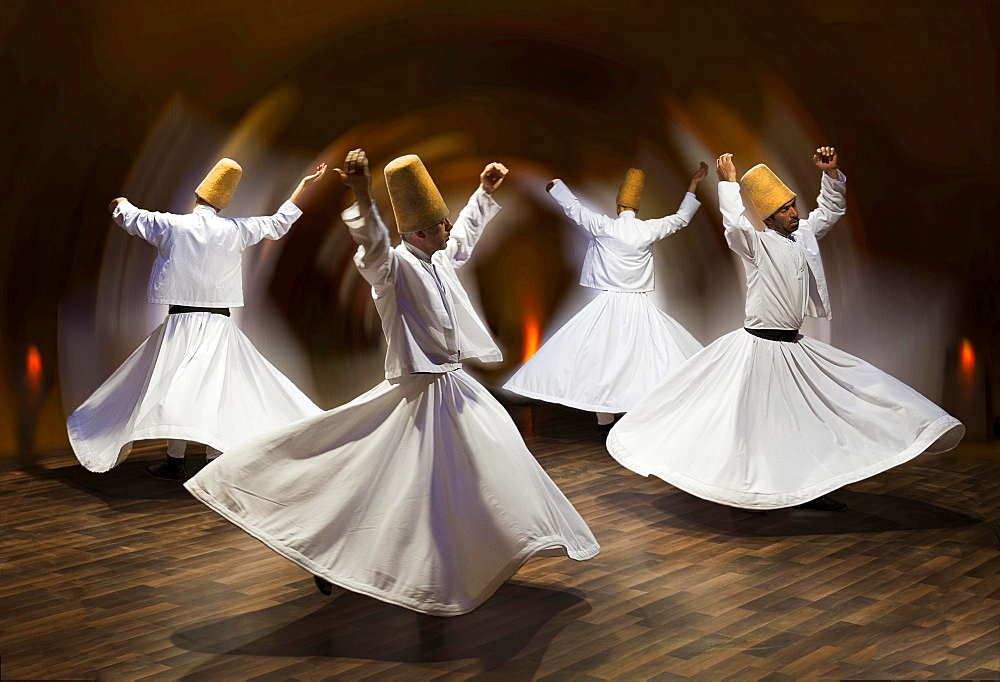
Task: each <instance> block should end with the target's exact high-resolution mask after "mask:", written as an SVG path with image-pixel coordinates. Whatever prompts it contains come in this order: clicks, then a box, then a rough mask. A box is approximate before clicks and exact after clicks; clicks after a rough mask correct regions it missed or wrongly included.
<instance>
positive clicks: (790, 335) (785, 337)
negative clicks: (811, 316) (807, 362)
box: [743, 327, 799, 343]
mask: <svg viewBox="0 0 1000 682" xmlns="http://www.w3.org/2000/svg"><path fill="white" fill-rule="evenodd" d="M743 331H745V332H749V333H750V334H753V335H754V336H757V337H760V338H762V339H767V340H768V341H784V342H786V343H788V342H791V341H794V340H795V339H797V338H799V330H798V329H747V328H746V327H743Z"/></svg>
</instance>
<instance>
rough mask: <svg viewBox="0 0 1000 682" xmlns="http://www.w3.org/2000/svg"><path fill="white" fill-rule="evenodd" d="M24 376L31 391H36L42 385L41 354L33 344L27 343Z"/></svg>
mask: <svg viewBox="0 0 1000 682" xmlns="http://www.w3.org/2000/svg"><path fill="white" fill-rule="evenodd" d="M24 377H25V379H26V380H27V384H28V388H29V389H30V390H31V391H35V392H37V391H38V390H39V389H40V388H41V387H42V354H41V353H39V352H38V349H37V348H36V347H35V345H34V344H29V345H28V355H27V357H26V358H25V360H24Z"/></svg>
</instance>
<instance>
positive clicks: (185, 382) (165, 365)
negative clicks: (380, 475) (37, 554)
mask: <svg viewBox="0 0 1000 682" xmlns="http://www.w3.org/2000/svg"><path fill="white" fill-rule="evenodd" d="M324 171H325V166H320V167H319V168H318V169H317V172H316V173H315V174H313V175H310V176H308V177H307V178H305V179H304V180H303V181H302V183H300V185H299V187H298V188H297V189H296V191H295V192H294V193H293V195H292V198H291V199H289V200H288V201H286V202H285V203H284V204H282V205H281V207H280V208H279V209H278V212H277V213H275V214H274V215H272V216H266V217H256V218H223V217H221V216H219V215H218V209H219V208H220V207H221V208H224V207H225V206H226V205H227V204H228V202H229V197H230V196H231V195H232V192H233V191H234V190H235V188H236V184H237V183H238V182H239V177H240V175H241V174H242V169H240V168H239V166H238V164H236V163H235V162H234V161H231V160H229V159H223V160H222V161H220V162H219V164H217V165H216V167H215V168H214V169H213V170H212V172H211V173H209V175H208V177H206V179H205V180H204V181H203V182H202V183H201V184H200V185H199V187H198V189H197V190H196V196H197V197H198V200H199V203H198V205H197V206H195V209H194V211H193V212H192V213H190V214H187V215H176V214H172V213H158V212H153V211H146V210H143V209H141V208H138V207H136V206H134V205H133V204H132V203H131V202H129V201H128V200H127V199H116V200H115V201H114V202H112V205H111V207H110V208H111V212H112V217H113V218H114V221H115V222H116V223H117V224H118V225H119V226H120V227H121V228H122V229H123V230H125V231H126V232H127V233H128V234H130V235H133V236H138V237H142V238H143V239H145V240H146V241H147V242H149V243H150V244H152V245H153V246H155V247H156V250H157V256H156V261H155V263H154V265H153V271H152V274H151V275H150V278H149V289H148V292H147V300H148V301H149V302H150V303H160V304H169V305H170V306H171V308H170V314H168V315H167V319H166V321H164V322H163V324H161V325H160V326H159V327H157V328H156V329H155V330H153V333H152V334H150V335H149V337H147V338H146V340H145V341H143V343H142V344H141V345H140V346H139V347H138V348H137V349H136V350H135V352H133V353H132V355H130V356H129V357H128V359H127V360H125V362H124V363H122V365H121V366H120V367H119V368H118V369H117V370H116V371H115V372H114V373H113V374H112V375H111V376H110V377H109V378H108V379H107V380H106V381H105V382H104V383H103V384H102V385H101V386H100V387H99V388H98V389H97V390H96V391H94V393H93V394H92V395H91V396H90V397H89V398H87V400H86V401H84V403H83V404H82V405H80V407H78V408H77V409H76V410H75V411H74V412H73V413H72V414H71V415H70V416H69V418H68V419H67V420H66V430H67V432H68V433H69V440H70V444H71V445H72V447H73V452H74V453H75V454H76V456H77V459H79V460H80V463H81V464H83V466H85V467H86V468H87V469H89V470H90V471H95V472H106V471H109V470H110V469H111V468H113V467H115V466H117V465H118V464H119V463H121V462H122V461H123V460H124V459H125V458H126V457H127V456H128V454H129V452H130V450H131V448H132V443H133V442H134V441H139V440H149V439H167V458H166V460H165V461H164V462H161V463H158V464H154V465H151V466H150V467H148V468H147V471H148V472H149V473H150V474H151V475H153V476H155V477H157V478H163V479H167V480H175V481H181V480H184V477H185V472H184V459H183V458H184V452H185V449H186V446H187V442H188V441H193V442H197V443H202V444H204V445H205V446H206V448H207V452H208V457H209V458H210V459H211V458H214V457H216V456H218V454H219V453H220V452H222V451H225V450H228V449H229V448H231V447H232V446H234V445H236V444H237V443H239V442H240V441H242V440H245V439H246V438H249V437H250V436H253V435H256V434H258V433H262V432H264V431H268V430H271V429H274V428H276V427H278V426H283V425H285V424H288V423H290V422H294V421H297V420H299V419H302V418H303V417H308V416H311V415H314V414H317V413H319V412H320V409H319V408H318V407H317V406H316V405H315V404H314V403H313V402H312V401H311V400H310V399H309V398H308V397H307V396H306V395H305V394H304V393H302V391H300V390H299V389H298V388H297V387H296V386H295V385H294V384H293V383H292V382H291V381H289V380H288V378H286V377H285V376H284V375H283V374H282V373H281V372H279V371H278V370H277V369H276V368H275V367H274V366H273V365H271V363H269V362H268V361H267V360H265V359H264V357H263V356H262V355H261V354H260V353H259V352H258V351H257V349H256V348H254V346H253V344H252V343H251V342H250V340H249V339H248V338H247V337H246V336H245V335H244V334H243V333H242V332H241V331H240V330H239V329H238V328H237V327H236V325H235V324H234V323H233V321H232V320H231V319H230V317H229V308H232V307H238V306H242V305H243V275H242V254H243V251H244V250H246V249H247V248H249V247H250V246H253V245H254V244H256V243H258V242H259V241H261V240H262V239H280V238H281V237H282V236H284V235H285V234H286V233H287V232H288V230H289V228H290V227H291V225H292V223H294V222H295V220H296V219H298V217H299V216H300V215H302V211H301V210H300V209H299V208H298V206H296V205H295V203H294V201H293V200H294V199H296V198H297V197H298V195H299V194H300V193H301V192H302V189H303V188H304V186H305V185H306V183H310V182H312V181H314V180H315V179H318V178H319V177H321V176H322V175H323V172H324ZM209 202H211V203H209Z"/></svg>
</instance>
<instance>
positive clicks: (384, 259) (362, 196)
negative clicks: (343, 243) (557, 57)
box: [333, 149, 394, 288]
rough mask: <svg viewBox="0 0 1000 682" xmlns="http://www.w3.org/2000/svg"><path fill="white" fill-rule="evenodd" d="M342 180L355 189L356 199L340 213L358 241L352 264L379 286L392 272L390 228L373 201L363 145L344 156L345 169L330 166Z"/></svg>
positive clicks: (355, 240)
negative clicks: (361, 147) (383, 220)
mask: <svg viewBox="0 0 1000 682" xmlns="http://www.w3.org/2000/svg"><path fill="white" fill-rule="evenodd" d="M333 170H334V172H335V173H337V174H339V175H340V178H341V180H343V181H344V184H345V185H347V186H348V187H350V188H351V189H352V190H354V196H355V197H356V198H357V201H356V202H355V203H354V204H353V205H351V206H349V207H348V208H347V210H346V211H344V212H343V213H342V214H341V218H343V220H344V223H345V224H346V225H347V227H348V230H349V232H350V234H351V239H353V240H354V242H355V243H356V244H357V245H358V252H357V253H356V254H354V265H355V266H357V268H358V271H359V272H360V273H361V276H362V277H364V278H365V281H367V282H368V283H369V284H371V285H372V286H374V287H376V288H378V287H380V286H382V285H384V284H385V283H386V282H388V281H389V280H390V278H391V276H392V268H393V262H394V261H393V258H394V252H393V250H392V242H391V241H390V239H389V228H387V227H386V226H385V223H384V222H382V216H381V215H379V212H378V208H377V207H376V206H375V203H374V202H373V201H372V196H371V187H372V177H371V172H370V171H369V168H368V156H367V154H365V151H364V150H363V149H355V150H352V151H350V152H348V154H347V158H346V159H344V170H341V169H339V168H334V169H333Z"/></svg>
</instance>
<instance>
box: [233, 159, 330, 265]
mask: <svg viewBox="0 0 1000 682" xmlns="http://www.w3.org/2000/svg"><path fill="white" fill-rule="evenodd" d="M324 173H326V164H325V163H321V164H320V165H318V166H316V172H315V173H313V174H312V175H307V176H305V177H304V178H302V180H300V181H299V184H298V187H296V188H295V191H294V192H292V196H291V197H289V198H288V201H286V202H285V203H283V204H282V205H281V206H280V207H279V208H278V211H277V213H275V214H274V215H269V216H257V217H254V218H232V219H231V220H233V222H235V223H236V225H237V226H238V227H239V229H240V234H241V236H242V238H243V248H244V249H245V248H248V247H250V246H253V245H254V244H256V243H257V242H259V241H261V240H262V239H281V238H282V237H284V236H285V235H286V234H288V230H290V229H291V227H292V223H294V222H295V221H296V220H298V219H299V217H301V216H302V209H301V208H299V207H298V205H297V204H296V203H295V202H296V201H297V200H298V199H299V198H300V197H301V196H302V191H303V190H304V189H305V188H306V187H307V186H308V185H311V184H312V183H314V182H316V181H317V180H319V179H320V178H321V177H323V174H324Z"/></svg>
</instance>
